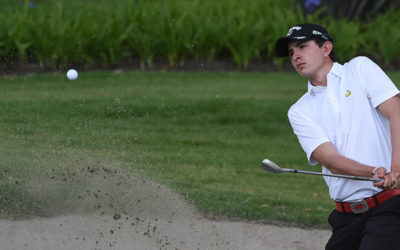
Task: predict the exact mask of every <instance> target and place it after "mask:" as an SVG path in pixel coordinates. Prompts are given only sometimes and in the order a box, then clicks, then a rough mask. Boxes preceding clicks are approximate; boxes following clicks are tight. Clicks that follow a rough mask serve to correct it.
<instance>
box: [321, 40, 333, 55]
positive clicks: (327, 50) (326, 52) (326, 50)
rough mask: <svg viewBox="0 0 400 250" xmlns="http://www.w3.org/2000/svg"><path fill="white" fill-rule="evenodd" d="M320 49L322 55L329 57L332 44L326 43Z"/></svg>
mask: <svg viewBox="0 0 400 250" xmlns="http://www.w3.org/2000/svg"><path fill="white" fill-rule="evenodd" d="M322 49H323V50H324V55H325V56H327V57H329V54H330V53H331V51H332V49H333V44H332V42H330V41H326V42H325V43H324V44H323V45H322Z"/></svg>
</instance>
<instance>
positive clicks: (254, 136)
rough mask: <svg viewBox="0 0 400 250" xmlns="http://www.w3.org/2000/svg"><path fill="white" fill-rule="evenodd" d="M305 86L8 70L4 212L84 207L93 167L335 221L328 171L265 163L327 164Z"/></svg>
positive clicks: (254, 215) (238, 207) (212, 207)
mask: <svg viewBox="0 0 400 250" xmlns="http://www.w3.org/2000/svg"><path fill="white" fill-rule="evenodd" d="M392 77H393V79H394V80H397V81H398V79H400V75H399V74H398V73H393V74H392ZM305 86H306V82H305V80H303V79H300V78H299V77H298V76H296V75H295V74H292V73H286V74H283V73H268V74H262V73H257V74H248V73H163V72H154V73H142V72H127V73H124V74H114V73H112V72H91V73H81V74H80V76H79V79H78V80H77V81H68V80H66V79H65V76H64V75H58V74H55V75H33V76H25V77H6V78H2V79H1V80H0V90H1V91H0V113H1V116H0V136H1V138H2V140H1V142H0V157H1V159H2V160H1V162H0V173H1V174H0V198H1V199H0V209H1V211H2V216H11V217H29V216H33V215H42V216H46V215H52V214H54V211H53V212H51V211H50V210H49V209H46V206H47V207H48V206H50V207H53V208H60V207H64V208H68V209H69V208H71V209H72V208H73V207H75V208H76V207H77V206H78V204H80V203H79V200H77V197H79V196H80V197H82V196H85V195H87V193H86V192H87V190H90V185H91V184H90V180H91V177H90V176H91V174H92V173H93V172H92V171H94V172H96V173H99V174H102V175H104V173H110V171H111V173H114V172H113V171H117V172H118V173H123V174H121V175H125V174H127V175H135V176H139V177H145V178H149V179H152V180H155V181H157V182H159V183H162V184H165V185H167V186H169V187H172V188H173V189H174V190H176V191H177V192H178V193H180V194H181V195H182V196H183V197H185V199H187V200H188V201H189V202H191V203H193V204H194V205H195V206H196V207H197V208H198V209H199V210H200V211H201V212H203V213H204V214H206V215H207V216H209V217H213V218H229V219H246V220H265V221H270V222H272V221H274V222H276V221H279V222H286V223H295V224H298V225H304V226H324V225H326V217H327V214H328V212H329V211H330V210H331V209H332V208H333V203H332V202H331V201H330V199H329V197H328V194H327V188H326V186H325V184H324V182H323V180H322V178H320V177H315V176H305V175H303V176H300V175H284V174H283V175H272V174H269V173H266V172H263V170H262V169H261V167H260V164H261V161H262V160H263V159H264V158H269V159H271V160H274V161H275V162H277V163H278V164H280V165H281V166H283V167H288V168H300V169H308V170H315V171H319V167H315V168H311V167H308V164H307V161H306V159H305V155H304V153H303V152H302V150H301V149H300V146H299V145H298V142H297V139H296V138H295V136H294V135H293V133H292V130H291V128H290V125H289V123H288V120H287V117H286V112H287V109H288V108H289V106H290V105H291V104H292V103H293V102H294V101H295V100H296V99H297V98H298V97H299V96H300V95H301V94H302V93H303V92H304V91H305ZM93 169H94V170H93ZM88 176H89V177H88ZM104 178H106V177H104ZM121 181H127V180H120V181H117V182H121ZM45 194H47V195H45ZM116 197H118V196H116ZM82 203H83V201H82ZM49 204H50V205H49ZM68 204H69V205H68ZM71 204H72V205H71ZM82 206H85V205H84V204H82ZM86 207H87V206H86ZM68 209H67V210H68ZM73 211H76V209H75V210H73V209H72V210H71V211H70V212H73ZM64 212H68V211H64Z"/></svg>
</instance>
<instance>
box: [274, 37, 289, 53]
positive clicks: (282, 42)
mask: <svg viewBox="0 0 400 250" xmlns="http://www.w3.org/2000/svg"><path fill="white" fill-rule="evenodd" d="M290 40H291V39H290V38H288V37H281V38H279V39H278V41H276V43H275V54H276V55H277V56H279V57H287V56H288V55H289V53H288V46H289V41H290Z"/></svg>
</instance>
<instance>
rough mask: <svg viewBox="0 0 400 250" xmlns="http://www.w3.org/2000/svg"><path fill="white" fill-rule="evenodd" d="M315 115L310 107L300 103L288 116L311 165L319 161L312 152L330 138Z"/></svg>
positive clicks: (294, 106)
mask: <svg viewBox="0 0 400 250" xmlns="http://www.w3.org/2000/svg"><path fill="white" fill-rule="evenodd" d="M313 117H314V116H313V115H312V113H311V112H310V110H309V109H308V108H306V107H302V105H299V104H295V105H293V106H292V107H291V108H290V109H289V111H288V118H289V122H290V125H291V126H292V128H293V132H294V133H295V135H296V136H297V139H298V140H299V142H300V145H301V147H302V148H303V150H304V152H305V153H306V155H307V159H308V162H309V163H310V165H312V166H315V165H317V164H318V162H317V161H316V160H315V159H313V158H312V157H311V154H312V152H314V150H315V149H316V148H317V147H318V146H319V145H321V144H322V143H325V142H329V141H330V140H329V138H328V136H327V135H326V133H325V132H324V130H323V129H322V128H321V126H320V125H319V123H318V122H317V121H316V120H315V119H313Z"/></svg>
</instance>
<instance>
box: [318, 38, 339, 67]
mask: <svg viewBox="0 0 400 250" xmlns="http://www.w3.org/2000/svg"><path fill="white" fill-rule="evenodd" d="M313 40H314V41H315V43H316V44H317V45H318V47H321V46H322V45H324V43H325V42H327V41H326V40H324V39H320V38H314V39H313ZM329 57H330V58H331V60H332V62H336V61H337V59H336V54H335V52H334V51H333V48H332V51H331V53H330V54H329Z"/></svg>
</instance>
